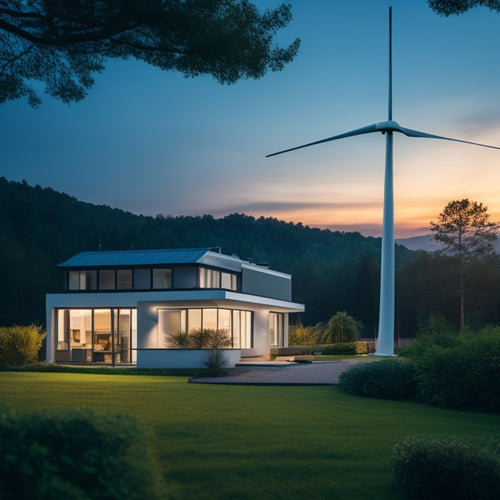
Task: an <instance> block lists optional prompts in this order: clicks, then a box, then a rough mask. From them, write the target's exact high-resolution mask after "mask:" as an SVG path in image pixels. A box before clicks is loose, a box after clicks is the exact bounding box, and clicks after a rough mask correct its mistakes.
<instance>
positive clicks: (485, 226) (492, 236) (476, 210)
mask: <svg viewBox="0 0 500 500" xmlns="http://www.w3.org/2000/svg"><path fill="white" fill-rule="evenodd" d="M489 217H490V215H489V214H488V207H485V206H483V204H482V203H477V202H475V201H474V202H472V201H469V200H468V199H467V198H465V199H463V200H460V201H450V202H449V203H448V204H447V205H446V206H445V207H444V210H443V211H442V212H441V213H440V214H439V217H438V221H437V222H431V230H432V231H433V232H434V233H435V234H434V240H436V241H437V242H439V243H443V244H444V246H445V247H444V249H443V252H445V253H447V254H449V255H453V256H456V257H457V260H458V267H459V282H460V285H459V286H460V331H463V329H464V327H465V306H464V267H465V262H466V260H467V259H470V258H471V257H474V256H481V255H487V254H490V253H492V252H493V251H494V247H493V242H494V241H495V240H496V238H497V234H496V230H497V225H496V223H495V222H491V221H490V220H489Z"/></svg>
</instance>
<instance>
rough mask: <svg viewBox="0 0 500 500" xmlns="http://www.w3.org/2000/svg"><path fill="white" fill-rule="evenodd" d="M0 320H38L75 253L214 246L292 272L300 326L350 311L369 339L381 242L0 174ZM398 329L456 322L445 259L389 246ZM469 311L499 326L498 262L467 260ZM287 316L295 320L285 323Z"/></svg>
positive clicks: (450, 268) (405, 331)
mask: <svg viewBox="0 0 500 500" xmlns="http://www.w3.org/2000/svg"><path fill="white" fill-rule="evenodd" d="M0 227H1V231H0V276H1V277H2V281H1V282H2V287H0V304H1V305H0V325H5V326H10V325H12V324H14V323H17V324H24V325H26V324H30V323H34V324H37V325H43V324H44V323H45V293H47V292H60V291H61V290H62V288H63V287H62V284H63V280H62V275H61V274H60V271H58V270H57V269H56V265H57V264H59V263H60V262H63V261H64V260H66V259H68V258H69V257H71V256H72V255H74V254H76V253H78V252H82V251H92V250H98V249H99V248H101V249H103V250H127V249H147V248H152V249H154V248H193V247H221V248H222V251H223V252H224V253H227V254H233V253H235V254H237V255H239V256H240V257H241V258H244V259H252V260H253V261H255V262H265V263H268V264H269V265H270V267H271V268H273V269H276V270H279V271H283V272H287V273H290V274H292V276H293V300H294V301H296V302H301V303H305V305H306V311H305V313H304V314H302V315H301V318H300V319H301V320H302V322H303V324H304V325H316V324H317V323H319V322H326V321H328V319H329V318H330V317H331V316H332V314H334V313H335V311H349V312H350V314H352V315H353V317H354V318H355V319H356V320H357V321H360V322H361V323H362V324H363V325H364V331H363V332H362V337H372V338H374V337H375V335H376V331H377V325H378V294H379V276H380V274H379V273H380V265H379V260H380V239H378V238H365V237H363V236H362V235H360V234H359V233H342V232H336V231H329V230H320V229H316V228H311V227H308V226H304V225H302V224H300V223H298V224H292V223H286V222H283V221H279V220H277V219H274V218H264V217H259V218H254V217H251V216H247V215H243V214H232V215H228V216H226V217H224V218H221V219H215V218H213V217H212V216H210V215H204V216H200V217H184V216H181V217H170V216H161V215H158V216H156V217H150V216H141V215H134V214H132V213H129V212H124V211H122V210H118V209H113V208H110V207H108V206H103V205H101V206H97V205H92V204H90V203H83V202H80V201H78V200H77V199H76V198H73V197H70V196H68V195H65V194H61V193H58V192H56V191H54V190H52V189H50V188H46V189H43V188H41V187H40V186H36V187H31V186H29V185H28V184H27V183H26V182H9V181H7V180H6V179H5V178H0ZM396 265H397V269H396V314H397V316H396V320H397V321H396V328H397V334H400V335H401V336H411V335H413V334H414V333H415V332H416V331H417V329H418V324H419V320H420V318H427V317H428V316H429V314H432V313H435V314H440V315H442V316H443V317H444V318H445V319H446V320H447V321H448V322H450V323H452V324H453V325H454V326H458V319H459V318H458V315H457V307H456V305H457V304H458V302H457V301H458V300H459V294H458V283H457V285H456V287H455V285H454V283H453V276H455V268H454V262H453V261H452V260H451V259H450V258H448V257H445V256H438V255H431V254H428V253H426V252H410V251H409V250H407V249H406V248H404V247H401V246H399V245H398V246H397V247H396ZM468 266H471V267H470V272H467V273H466V283H465V286H466V289H465V293H466V296H467V297H468V300H467V307H468V309H467V311H466V317H467V318H471V319H474V325H475V326H476V325H479V326H483V325H485V324H500V258H499V256H498V255H497V256H492V257H488V259H481V260H476V261H474V262H471V263H469V264H468ZM293 321H294V319H292V322H293Z"/></svg>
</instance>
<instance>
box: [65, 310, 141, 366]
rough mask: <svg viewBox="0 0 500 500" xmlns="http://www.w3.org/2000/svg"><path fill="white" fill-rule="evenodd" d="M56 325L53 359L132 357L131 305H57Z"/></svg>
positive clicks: (119, 360)
mask: <svg viewBox="0 0 500 500" xmlns="http://www.w3.org/2000/svg"><path fill="white" fill-rule="evenodd" d="M56 328H57V348H56V349H57V350H56V361H70V362H81V363H85V362H92V361H93V362H100V363H131V362H134V361H135V351H133V350H134V348H135V347H136V344H137V312H136V310H135V309H128V308H126V309H115V308H110V309H104V308H103V309H59V310H58V311H57V327H56Z"/></svg>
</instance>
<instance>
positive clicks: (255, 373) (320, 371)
mask: <svg viewBox="0 0 500 500" xmlns="http://www.w3.org/2000/svg"><path fill="white" fill-rule="evenodd" d="M354 364H355V363H352V362H348V361H314V362H312V363H287V364H280V365H277V366H270V365H269V364H266V365H261V366H259V365H249V366H242V365H243V363H242V364H241V365H239V366H237V367H236V368H234V369H232V370H231V371H230V373H229V375H226V376H223V377H203V378H194V379H191V380H190V382H191V383H196V384H247V385H331V384H338V381H339V375H340V374H341V373H342V372H343V371H345V370H348V369H349V368H352V366H354Z"/></svg>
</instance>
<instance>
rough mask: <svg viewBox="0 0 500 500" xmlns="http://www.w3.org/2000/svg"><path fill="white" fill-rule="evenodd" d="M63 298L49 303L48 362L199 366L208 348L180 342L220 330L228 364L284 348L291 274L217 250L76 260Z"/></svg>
mask: <svg viewBox="0 0 500 500" xmlns="http://www.w3.org/2000/svg"><path fill="white" fill-rule="evenodd" d="M58 267H59V268H61V269H62V270H63V271H64V292H62V293H51V294H47V296H46V311H47V360H48V361H49V362H51V363H68V362H70V363H96V364H112V365H120V364H122V365H124V364H126V365H129V364H132V365H136V366H137V367H139V368H196V367H200V366H203V362H204V360H206V357H207V352H206V350H202V349H201V350H192V349H180V348H179V343H178V342H176V340H175V339H176V338H178V336H179V334H188V335H189V334H190V332H195V331H200V330H222V331H224V333H225V334H226V336H227V338H228V339H229V344H230V346H229V348H227V350H226V349H225V354H226V366H234V364H235V363H236V362H238V361H239V360H240V358H241V357H250V356H263V357H265V356H266V355H268V354H269V350H270V347H274V346H287V345H288V315H289V313H291V312H301V311H303V310H304V306H303V305H302V304H297V303H294V302H292V283H291V276H290V275H289V274H285V273H282V272H278V271H274V270H272V269H269V268H268V267H267V266H263V265H258V264H254V263H252V262H249V261H246V260H242V259H240V258H239V257H237V256H234V255H233V256H230V255H224V254H222V253H220V250H219V249H216V248H215V249H214V248H195V249H171V250H131V251H112V252H82V253H79V254H77V255H75V256H74V257H71V258H70V259H68V260H67V261H65V262H63V263H61V264H59V265H58Z"/></svg>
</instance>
